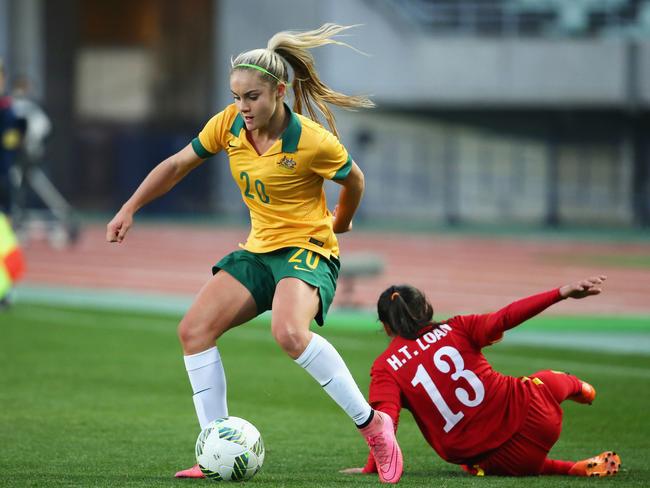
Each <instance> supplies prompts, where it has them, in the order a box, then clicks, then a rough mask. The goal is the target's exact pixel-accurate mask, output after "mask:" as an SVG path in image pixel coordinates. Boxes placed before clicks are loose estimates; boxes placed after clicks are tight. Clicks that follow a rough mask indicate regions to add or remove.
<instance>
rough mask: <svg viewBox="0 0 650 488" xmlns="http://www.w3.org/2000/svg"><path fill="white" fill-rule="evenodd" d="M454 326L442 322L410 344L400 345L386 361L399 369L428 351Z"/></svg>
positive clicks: (395, 368)
mask: <svg viewBox="0 0 650 488" xmlns="http://www.w3.org/2000/svg"><path fill="white" fill-rule="evenodd" d="M451 330H452V328H451V326H450V325H448V324H440V325H438V326H437V327H435V328H433V329H432V330H430V331H429V332H426V333H424V334H422V335H421V336H420V337H418V338H417V339H415V340H414V341H411V343H410V344H409V345H406V346H402V347H400V348H399V349H398V350H397V351H398V352H397V353H395V354H391V355H390V356H388V357H387V358H386V363H387V364H388V365H389V366H390V367H391V368H393V371H397V370H398V369H400V368H401V367H402V366H404V365H405V364H406V363H408V362H409V361H410V360H411V359H413V358H416V357H418V356H419V355H420V353H421V352H423V351H426V350H427V349H429V348H430V347H431V345H432V344H435V343H436V342H438V341H439V340H440V339H442V338H444V337H446V336H447V334H449V333H450V332H451Z"/></svg>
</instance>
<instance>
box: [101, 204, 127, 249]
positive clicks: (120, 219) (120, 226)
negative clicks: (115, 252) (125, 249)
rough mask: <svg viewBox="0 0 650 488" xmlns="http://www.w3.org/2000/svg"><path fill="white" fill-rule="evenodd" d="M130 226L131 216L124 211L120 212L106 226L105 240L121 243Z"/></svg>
mask: <svg viewBox="0 0 650 488" xmlns="http://www.w3.org/2000/svg"><path fill="white" fill-rule="evenodd" d="M132 225H133V214H132V213H131V212H129V211H127V210H124V209H122V210H120V211H119V212H117V214H116V215H115V217H113V220H111V221H110V222H109V223H108V225H107V226H106V240H107V241H108V242H122V241H123V240H124V236H125V235H126V233H127V232H128V230H129V229H130V228H131V226H132Z"/></svg>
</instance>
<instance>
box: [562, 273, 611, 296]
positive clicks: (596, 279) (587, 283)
mask: <svg viewBox="0 0 650 488" xmlns="http://www.w3.org/2000/svg"><path fill="white" fill-rule="evenodd" d="M606 279H607V276H604V275H600V276H592V277H590V278H587V279H584V280H580V281H576V282H575V283H571V284H570V285H564V286H563V287H562V288H560V296H561V297H562V298H584V297H588V296H591V295H598V294H599V293H600V292H602V291H603V287H602V285H603V283H604V282H605V280H606Z"/></svg>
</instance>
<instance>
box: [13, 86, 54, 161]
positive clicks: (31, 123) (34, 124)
mask: <svg viewBox="0 0 650 488" xmlns="http://www.w3.org/2000/svg"><path fill="white" fill-rule="evenodd" d="M30 93H31V85H30V82H29V79H28V78H27V77H25V76H21V77H18V78H16V80H15V81H14V83H13V90H12V93H11V96H12V105H11V107H12V109H13V111H14V114H15V116H16V117H17V118H18V119H19V120H23V121H24V125H25V134H24V136H23V145H22V147H23V149H24V151H25V156H26V157H27V159H28V160H29V161H30V162H37V161H40V160H41V159H42V158H43V154H44V153H45V139H46V138H47V136H48V135H49V134H50V132H51V131H52V123H51V122H50V118H49V117H48V116H47V114H46V113H45V111H44V110H43V109H42V108H41V106H40V105H39V104H38V103H36V102H35V101H34V100H33V99H32V98H30Z"/></svg>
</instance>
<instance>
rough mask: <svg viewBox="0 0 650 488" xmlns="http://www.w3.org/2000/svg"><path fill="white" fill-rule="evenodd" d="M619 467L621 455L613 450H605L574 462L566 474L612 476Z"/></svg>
mask: <svg viewBox="0 0 650 488" xmlns="http://www.w3.org/2000/svg"><path fill="white" fill-rule="evenodd" d="M619 469H621V457H620V456H619V455H618V454H616V453H615V452H614V451H605V452H603V453H600V454H598V455H597V456H594V457H591V458H589V459H584V460H582V461H578V462H576V463H575V464H574V465H573V466H572V467H571V469H570V470H569V472H568V474H569V475H571V476H592V477H602V476H613V475H615V474H616V473H618V471H619Z"/></svg>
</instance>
